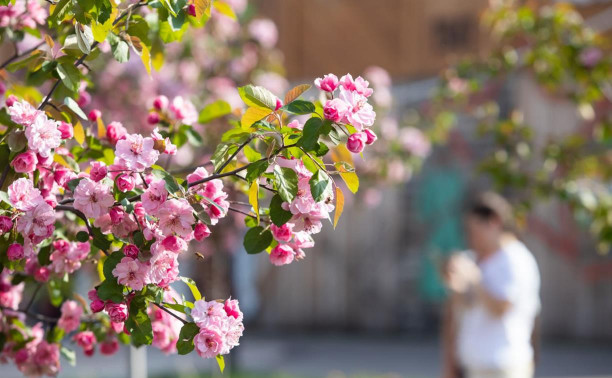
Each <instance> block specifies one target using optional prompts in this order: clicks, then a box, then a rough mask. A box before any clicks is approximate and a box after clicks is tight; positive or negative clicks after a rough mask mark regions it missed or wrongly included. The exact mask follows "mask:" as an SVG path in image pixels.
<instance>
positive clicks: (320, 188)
mask: <svg viewBox="0 0 612 378" xmlns="http://www.w3.org/2000/svg"><path fill="white" fill-rule="evenodd" d="M308 183H309V184H310V192H311V193H312V198H314V200H315V201H316V202H321V201H323V200H324V199H326V198H330V197H332V196H333V194H332V180H331V178H330V177H329V175H328V174H327V173H325V172H324V171H323V170H322V169H319V170H318V171H317V173H315V174H314V175H312V177H311V178H310V181H308Z"/></svg>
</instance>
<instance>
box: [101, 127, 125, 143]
mask: <svg viewBox="0 0 612 378" xmlns="http://www.w3.org/2000/svg"><path fill="white" fill-rule="evenodd" d="M126 135H127V130H126V129H125V127H123V125H122V124H121V122H111V123H109V124H108V126H106V138H107V139H108V141H109V142H110V144H112V145H116V144H117V142H118V141H120V140H122V139H125V137H126Z"/></svg>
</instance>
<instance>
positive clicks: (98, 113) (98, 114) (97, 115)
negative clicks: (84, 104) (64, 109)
mask: <svg viewBox="0 0 612 378" xmlns="http://www.w3.org/2000/svg"><path fill="white" fill-rule="evenodd" d="M100 117H102V112H101V111H100V110H98V109H93V110H92V111H90V112H89V114H88V115H87V118H88V119H89V120H90V121H91V122H96V121H97V120H98V119H99V118H100Z"/></svg>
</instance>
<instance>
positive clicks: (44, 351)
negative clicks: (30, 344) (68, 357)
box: [26, 340, 60, 376]
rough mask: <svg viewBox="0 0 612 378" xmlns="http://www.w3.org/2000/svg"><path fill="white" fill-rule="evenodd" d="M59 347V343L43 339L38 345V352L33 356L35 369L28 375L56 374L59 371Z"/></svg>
mask: <svg viewBox="0 0 612 378" xmlns="http://www.w3.org/2000/svg"><path fill="white" fill-rule="evenodd" d="M59 356H60V352H59V347H58V346H57V344H49V343H47V342H46V341H44V340H43V341H41V342H40V343H39V344H38V345H37V346H36V352H35V353H34V356H33V357H32V359H33V363H34V366H33V367H32V368H33V371H30V372H29V374H27V373H26V374H27V375H43V374H44V375H48V376H55V375H57V373H59V370H60V362H59Z"/></svg>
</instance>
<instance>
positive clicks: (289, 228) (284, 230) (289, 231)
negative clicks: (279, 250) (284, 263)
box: [270, 223, 293, 242]
mask: <svg viewBox="0 0 612 378" xmlns="http://www.w3.org/2000/svg"><path fill="white" fill-rule="evenodd" d="M270 230H271V231H272V235H273V236H274V239H276V240H278V241H282V242H288V241H289V240H291V237H292V236H293V224H291V223H286V224H284V225H282V226H281V227H278V226H277V225H275V224H272V225H271V226H270Z"/></svg>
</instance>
